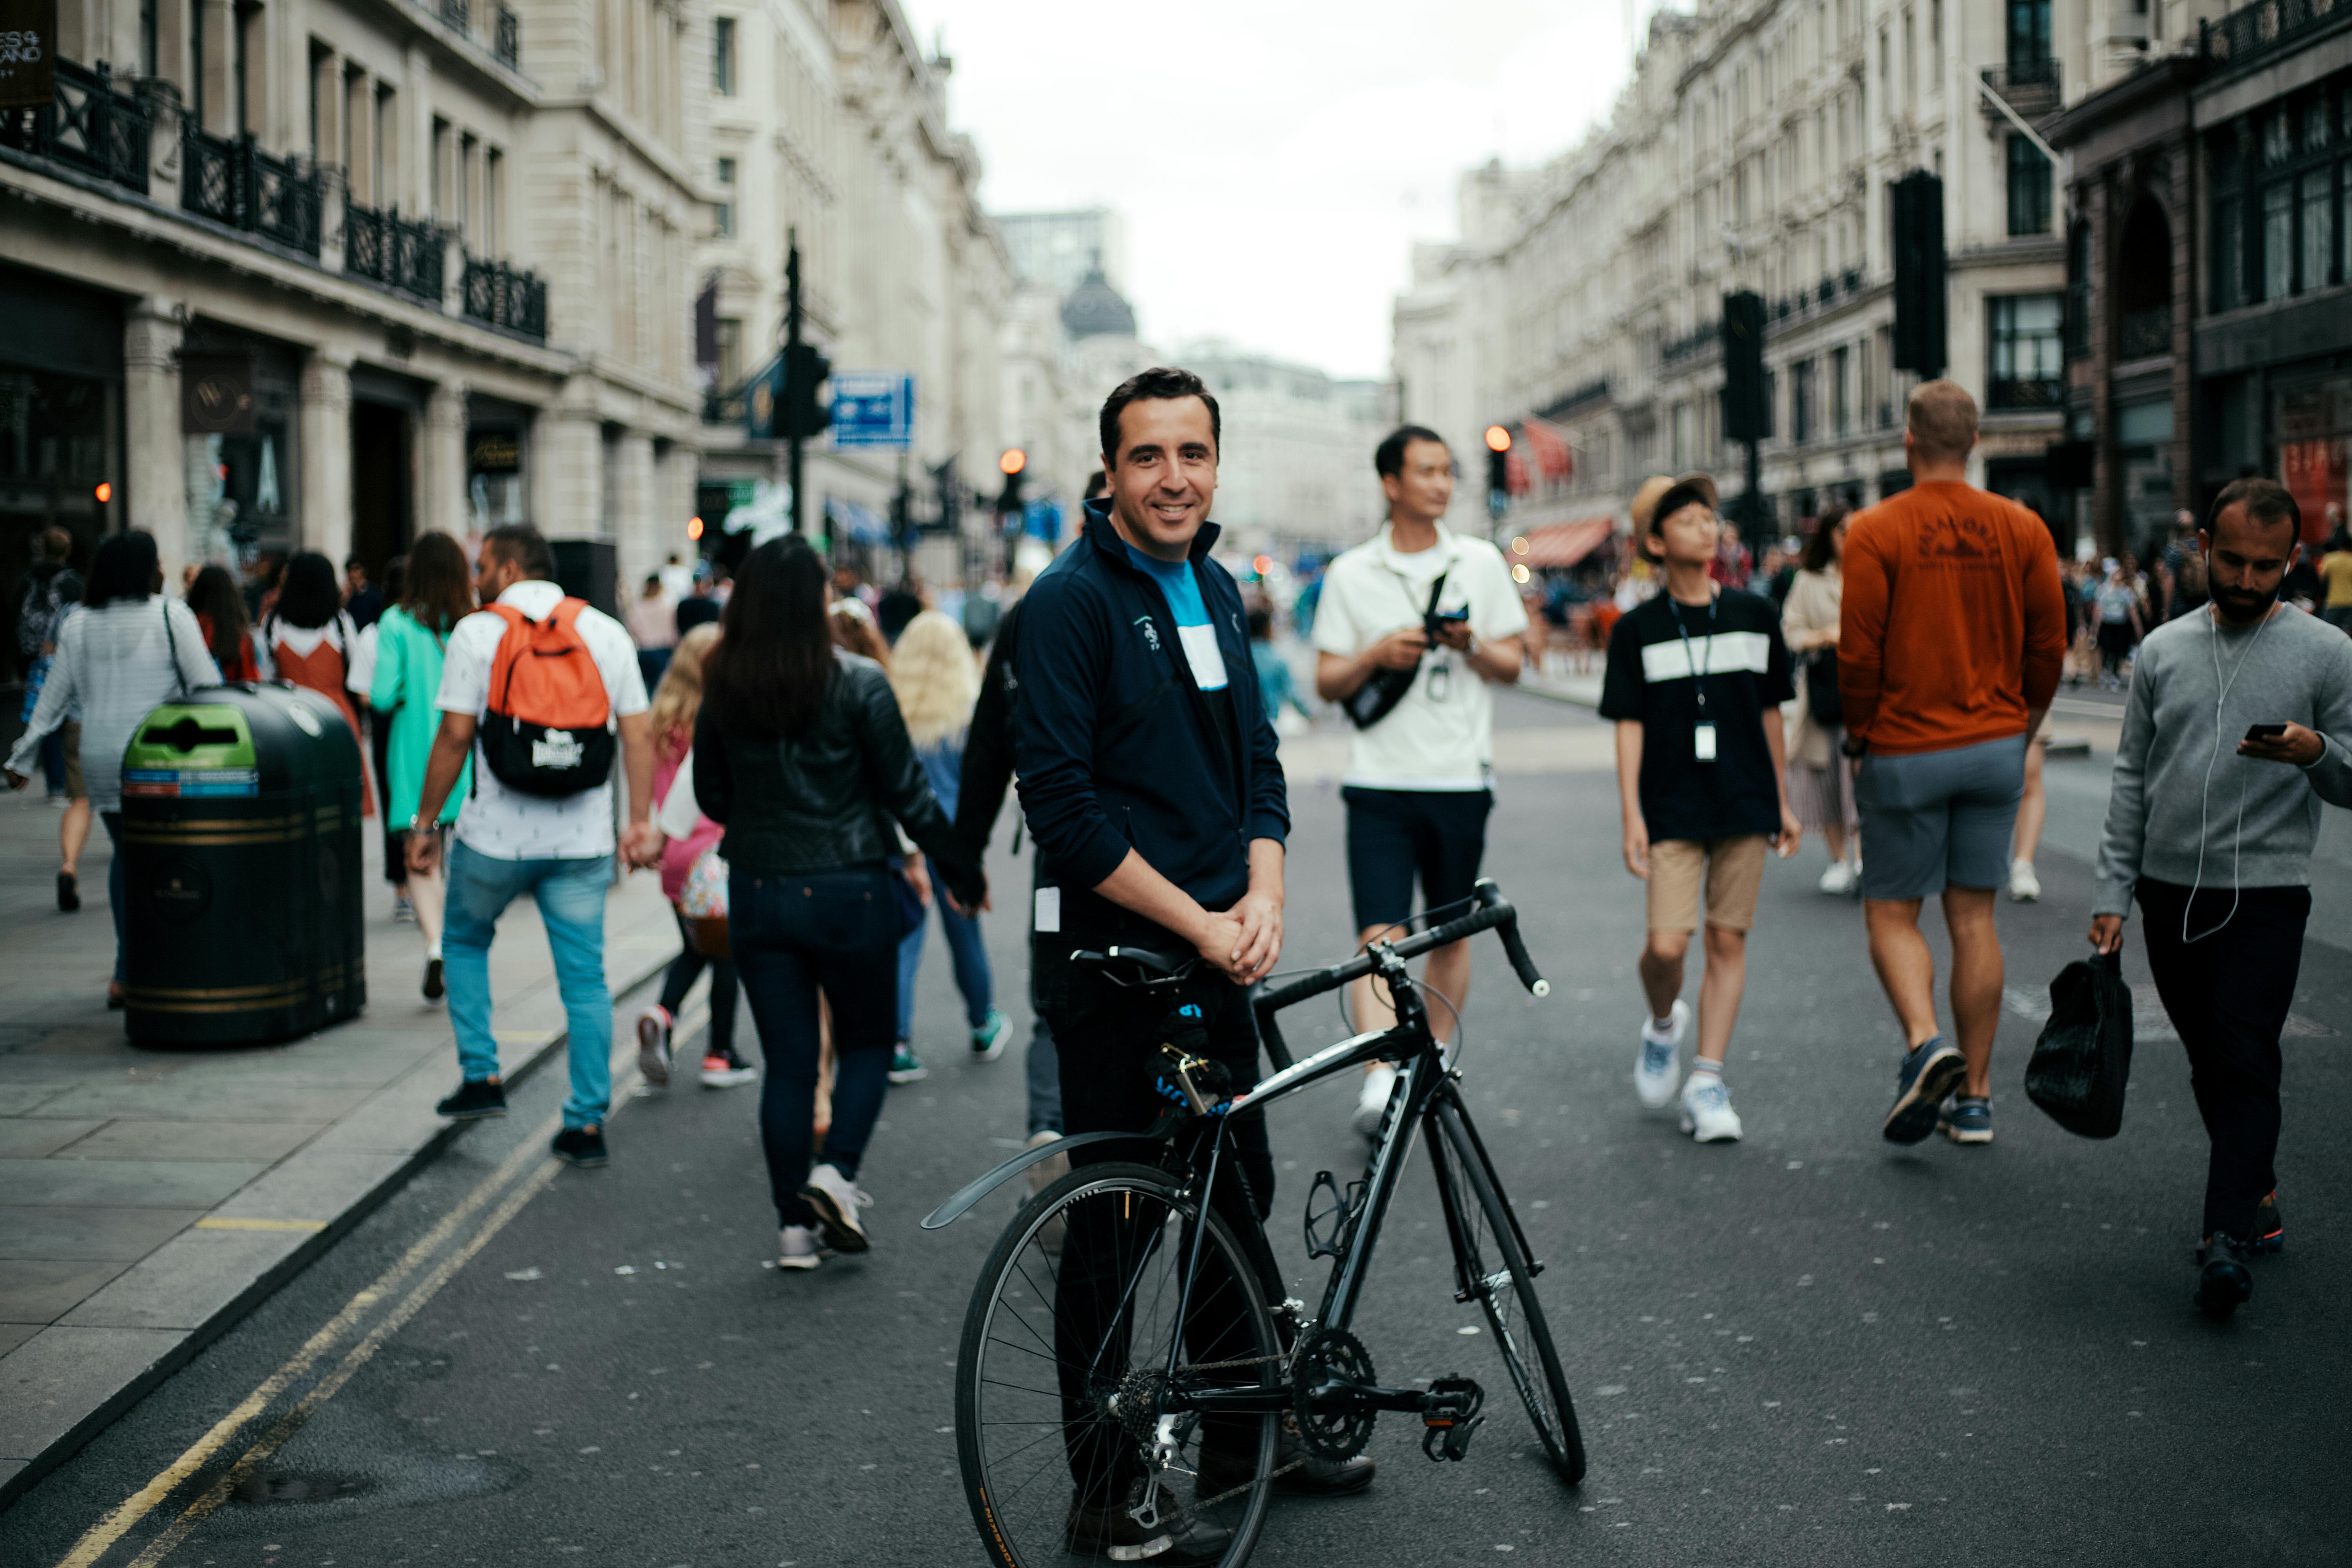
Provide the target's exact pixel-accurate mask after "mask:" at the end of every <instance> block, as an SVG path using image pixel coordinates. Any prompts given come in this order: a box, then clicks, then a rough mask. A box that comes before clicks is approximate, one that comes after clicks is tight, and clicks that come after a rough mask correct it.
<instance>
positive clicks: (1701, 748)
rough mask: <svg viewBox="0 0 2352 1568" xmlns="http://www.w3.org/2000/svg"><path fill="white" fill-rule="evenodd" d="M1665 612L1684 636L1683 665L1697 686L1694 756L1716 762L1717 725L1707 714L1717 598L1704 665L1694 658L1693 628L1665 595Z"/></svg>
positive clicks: (1710, 602) (1710, 609)
mask: <svg viewBox="0 0 2352 1568" xmlns="http://www.w3.org/2000/svg"><path fill="white" fill-rule="evenodd" d="M1666 608H1667V609H1669V610H1671V611H1673V612H1674V616H1675V630H1676V631H1678V632H1680V633H1681V634H1682V638H1683V663H1684V664H1685V666H1686V667H1687V668H1689V669H1690V672H1691V675H1692V676H1693V678H1694V679H1696V681H1697V683H1698V722H1697V723H1696V725H1694V726H1693V727H1692V729H1691V755H1692V757H1694V758H1695V759H1696V760H1697V761H1699V762H1702V763H1711V762H1713V761H1715V721H1714V720H1712V719H1710V718H1708V717H1707V713H1706V676H1707V671H1708V670H1710V669H1712V668H1715V595H1713V594H1712V593H1710V594H1709V595H1707V601H1706V664H1704V665H1701V664H1700V663H1699V662H1698V661H1697V660H1696V658H1693V657H1692V656H1691V636H1690V628H1689V627H1688V626H1684V625H1683V607H1682V605H1680V604H1679V603H1677V602H1676V601H1675V597H1674V595H1671V594H1669V595H1666Z"/></svg>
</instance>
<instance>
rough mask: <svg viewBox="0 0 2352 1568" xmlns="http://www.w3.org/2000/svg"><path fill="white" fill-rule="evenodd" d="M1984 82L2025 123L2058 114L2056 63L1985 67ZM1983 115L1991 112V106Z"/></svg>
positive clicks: (2033, 62) (2047, 60)
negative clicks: (2021, 117)
mask: <svg viewBox="0 0 2352 1568" xmlns="http://www.w3.org/2000/svg"><path fill="white" fill-rule="evenodd" d="M1984 81H1985V85H1986V86H1987V87H1989V88H1990V89H1993V91H1994V92H1995V93H1997V94H1999V95H2000V99H2001V100H2002V101H2003V102H2005V103H2007V104H2008V105H2009V106H2010V107H2011V109H2014V110H2017V112H2018V113H2019V114H2020V115H2021V116H2023V117H2024V118H2025V119H2027V120H2040V119H2041V118H2042V117H2043V116H2044V115H2048V114H2054V113H2056V112H2057V110H2058V104H2059V100H2060V98H2061V96H2062V95H2061V93H2060V90H2059V89H2060V87H2061V86H2062V83H2061V82H2060V80H2059V74H2058V62H2057V61H2056V60H2049V59H2042V60H2031V59H2028V60H2011V61H2010V62H2009V64H2007V65H2005V66H1987V67H1986V68H1985V70H1984ZM1985 112H1986V113H1987V114H1988V115H1990V114H1991V113H1992V112H1993V110H1992V108H1991V106H1990V104H1988V105H1987V106H1986V107H1985Z"/></svg>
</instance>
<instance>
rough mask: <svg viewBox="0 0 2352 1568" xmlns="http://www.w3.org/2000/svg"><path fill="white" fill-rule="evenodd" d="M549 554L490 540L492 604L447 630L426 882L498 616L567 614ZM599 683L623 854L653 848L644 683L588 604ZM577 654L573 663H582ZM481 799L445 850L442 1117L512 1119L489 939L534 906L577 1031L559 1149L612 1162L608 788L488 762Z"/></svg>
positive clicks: (615, 634)
mask: <svg viewBox="0 0 2352 1568" xmlns="http://www.w3.org/2000/svg"><path fill="white" fill-rule="evenodd" d="M554 576H555V556H554V552H552V551H551V550H550V549H549V548H548V544H547V541H546V540H544V539H542V538H541V537H540V534H539V531H538V530H536V529H533V528H528V527H523V526H520V525H518V526H513V527H508V528H500V529H494V530H492V531H491V532H490V534H489V535H488V538H486V539H484V540H483V542H482V553H481V558H480V559H479V560H478V562H476V563H475V566H474V592H475V596H476V597H477V598H478V599H479V600H480V601H481V603H482V605H484V606H485V607H484V608H483V609H481V610H478V611H477V612H475V613H474V614H473V615H470V616H467V617H466V618H465V619H464V620H462V621H459V622H458V623H457V628H456V629H455V630H453V631H452V632H451V633H450V634H449V648H448V654H447V657H446V661H445V662H444V664H443V666H442V669H441V691H440V695H439V697H438V698H437V699H436V700H435V704H434V705H435V706H436V707H437V708H438V709H440V710H441V728H440V731H439V732H438V733H437V734H436V736H435V737H434V741H433V754H432V757H431V759H430V760H429V761H428V762H427V763H425V788H424V792H423V795H422V797H421V798H420V799H419V801H418V803H417V811H416V816H415V820H414V821H412V822H411V823H410V824H409V833H408V854H409V865H410V866H411V867H412V868H414V869H415V870H418V871H430V870H431V869H432V868H433V864H434V861H435V860H436V858H438V857H439V855H440V849H441V844H440V835H439V834H438V833H436V832H434V831H431V830H429V829H428V828H427V827H425V826H424V825H426V824H430V823H435V822H437V821H439V820H440V816H441V807H442V805H443V803H444V802H445V801H446V800H447V799H448V797H449V791H450V790H451V789H452V788H454V787H455V786H456V784H457V773H458V771H459V770H460V769H461V768H462V767H464V765H465V762H466V756H467V752H469V751H471V750H472V749H473V745H474V742H475V738H476V735H477V733H478V730H479V728H480V724H481V720H482V716H483V714H484V713H486V712H488V710H489V706H490V696H491V693H490V672H491V669H492V668H493V666H494V665H495V663H496V661H497V657H498V651H499V643H500V642H501V641H503V640H504V638H505V637H506V635H507V621H506V620H505V618H504V617H503V616H499V615H496V614H494V613H492V612H491V611H490V610H489V609H488V605H494V604H495V605H506V606H509V607H510V608H512V609H514V610H518V611H520V612H521V613H522V615H523V616H527V617H529V618H530V620H532V621H538V622H543V621H545V620H547V619H548V618H549V617H550V616H552V615H553V614H554V613H555V610H556V607H557V606H558V605H561V604H562V602H563V597H564V595H563V590H562V588H561V587H559V586H558V585H557V584H555V583H554V581H553V580H552V579H553V578H554ZM573 625H574V626H575V628H576V629H577V631H578V633H579V637H580V640H581V642H582V643H583V644H584V645H585V647H586V648H587V650H588V654H589V657H590V658H592V659H593V661H594V663H595V666H596V673H597V675H598V676H599V677H600V678H601V679H603V682H604V695H605V698H606V701H607V705H608V707H609V709H610V710H611V713H612V717H613V721H614V724H615V726H616V727H617V729H618V730H619V731H620V742H621V745H620V751H621V764H622V771H624V772H625V773H627V775H628V780H629V826H628V831H627V833H626V835H625V847H628V848H629V849H631V850H632V852H633V853H632V857H631V858H632V860H633V861H634V859H635V853H634V852H635V850H636V849H637V848H638V847H640V844H641V841H644V840H646V839H649V838H651V837H653V834H654V829H653V827H652V826H651V824H650V823H649V822H648V820H647V817H648V814H649V813H650V811H651V809H652V803H653V772H654V756H653V738H652V731H651V727H650V725H649V723H648V721H647V720H646V706H647V704H646V683H645V679H644V678H643V677H642V676H641V675H640V674H639V673H638V670H637V650H636V645H635V643H634V642H633V641H632V640H631V639H630V637H629V634H628V631H627V629H626V628H625V627H624V626H622V625H621V623H620V622H618V621H616V620H614V619H613V618H612V617H611V616H607V615H604V613H602V612H601V611H598V610H595V609H593V608H588V607H584V606H583V608H582V609H581V610H580V613H579V616H578V618H577V619H576V621H574V623H573ZM573 657H575V658H576V657H577V655H576V654H575V655H573ZM473 776H474V787H473V793H472V794H471V795H469V796H468V797H467V801H466V805H465V807H464V809H463V810H462V811H461V812H460V813H459V814H458V817H457V843H456V844H455V845H454V846H452V847H451V848H450V850H449V874H448V903H447V909H446V916H445V919H446V929H445V930H444V931H443V932H442V939H441V946H442V952H443V955H444V957H445V959H446V974H447V979H448V985H449V1018H450V1022H451V1023H452V1024H454V1025H455V1026H456V1027H457V1063H458V1066H459V1068H461V1069H462V1071H463V1073H464V1081H463V1082H461V1083H460V1084H458V1086H457V1092H456V1093H454V1094H451V1095H450V1096H448V1097H447V1098H446V1099H445V1100H442V1101H441V1102H440V1105H439V1107H438V1109H439V1110H440V1112H441V1114H442V1115H444V1116H446V1117H449V1118H451V1119H452V1120H455V1121H473V1120H476V1119H478V1118H482V1117H490V1116H504V1115H505V1114H506V1109H507V1101H506V1091H505V1089H503V1088H502V1087H501V1084H500V1079H499V1046H498V1037H497V1036H496V1035H495V1034H493V1033H492V1031H491V1027H490V940H491V938H492V937H493V936H495V935H496V934H497V929H498V919H499V914H500V913H501V912H503V911H504V910H505V909H506V907H507V906H508V905H509V903H512V902H513V901H514V900H516V899H518V898H520V897H522V896H523V895H524V894H526V893H528V894H530V896H531V897H532V898H533V899H534V900H536V901H537V902H538V904H539V913H540V919H541V921H542V923H544V924H545V926H546V928H547V944H548V947H549V948H550V949H551V951H552V952H553V954H554V958H555V979H556V986H557V989H558V991H559V992H560V993H561V994H562V997H563V1012H564V1016H565V1019H566V1021H567V1023H568V1024H569V1026H570V1031H571V1035H570V1054H571V1058H572V1092H571V1096H570V1098H568V1099H567V1100H565V1101H564V1102H563V1131H561V1132H559V1133H557V1134H556V1136H555V1152H556V1153H557V1154H559V1155H561V1156H562V1158H564V1159H566V1160H568V1161H570V1162H572V1163H573V1164H576V1165H601V1164H603V1163H604V1161H605V1159H606V1154H605V1149H604V1114H605V1112H606V1110H608V1109H610V1107H611V1103H612V1098H613V1067H612V1056H613V995H612V992H611V991H610V989H608V988H607V987H606V985H605V984H604V893H605V889H607V888H608V887H609V886H610V885H611V883H612V879H613V849H614V843H613V780H612V775H611V773H610V771H609V769H608V771H607V772H606V773H605V776H604V779H603V780H602V782H600V783H598V784H593V785H592V786H590V787H588V788H585V789H582V790H578V791H576V792H573V793H571V794H566V795H531V794H526V793H524V792H523V791H520V790H517V789H513V788H510V787H509V785H508V784H506V783H505V781H503V780H501V779H500V778H499V776H498V774H497V773H496V772H495V771H493V770H492V769H491V768H489V767H488V766H486V765H485V766H477V767H476V768H475V769H474V775H473Z"/></svg>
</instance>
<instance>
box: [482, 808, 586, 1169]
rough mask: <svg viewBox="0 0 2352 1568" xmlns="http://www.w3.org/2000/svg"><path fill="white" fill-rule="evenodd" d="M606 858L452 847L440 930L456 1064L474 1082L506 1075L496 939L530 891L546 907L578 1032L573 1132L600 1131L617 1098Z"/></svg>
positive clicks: (559, 982) (558, 974)
mask: <svg viewBox="0 0 2352 1568" xmlns="http://www.w3.org/2000/svg"><path fill="white" fill-rule="evenodd" d="M612 879H613V860H612V857H611V856H609V855H595V856H590V857H588V858H584V859H576V860H500V859H498V858H495V857H493V856H489V855H483V854H479V853H477V852H476V851H474V850H472V849H468V848H467V847H466V846H465V844H464V843H463V842H457V843H453V844H451V845H450V847H449V888H448V893H447V902H446V905H445V906H444V910H443V919H444V920H445V921H446V926H445V929H444V930H443V931H442V932H441V957H442V966H443V973H444V975H445V977H446V980H447V982H448V985H449V1021H450V1022H451V1023H452V1024H453V1025H455V1026H457V1065H458V1067H459V1068H461V1069H462V1070H463V1071H464V1073H465V1076H466V1079H467V1081H468V1082H473V1081H476V1080H478V1079H486V1078H489V1077H491V1076H493V1075H494V1074H496V1073H497V1072H498V1070H499V1042H498V1037H496V1036H495V1035H493V1034H492V1033H491V1032H490V939H491V938H492V937H494V936H496V935H497V934H498V924H499V915H501V914H503V913H504V912H505V911H506V907H507V906H508V905H509V904H510V903H512V902H514V900H517V899H519V898H520V897H522V896H523V895H524V894H525V893H529V894H530V895H531V897H532V898H533V899H534V900H537V902H538V904H539V918H540V921H541V923H542V924H543V925H545V926H546V928H547V945H548V948H549V949H550V951H551V952H553V953H554V955H555V984H556V989H557V991H558V992H559V993H560V994H562V997H563V1013H564V1017H565V1019H566V1020H567V1022H568V1023H569V1025H570V1027H571V1041H570V1045H571V1057H572V1094H571V1098H569V1099H567V1100H565V1101H564V1102H563V1125H564V1126H566V1127H601V1126H603V1125H604V1112H605V1111H606V1110H608V1109H610V1107H611V1105H612V1102H613V994H612V992H611V991H610V990H609V989H607V988H606V986H605V984H604V889H606V887H607V886H609V885H610V883H611V882H612Z"/></svg>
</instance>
